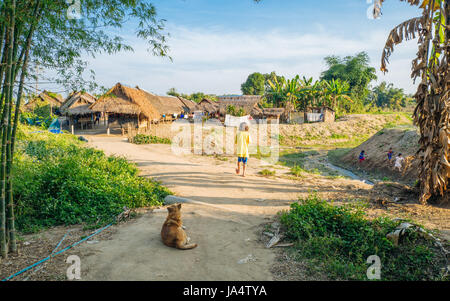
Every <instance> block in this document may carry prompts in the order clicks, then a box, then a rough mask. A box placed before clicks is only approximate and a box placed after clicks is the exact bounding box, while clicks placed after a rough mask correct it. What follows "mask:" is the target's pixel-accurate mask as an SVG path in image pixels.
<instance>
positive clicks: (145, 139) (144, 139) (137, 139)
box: [131, 134, 172, 144]
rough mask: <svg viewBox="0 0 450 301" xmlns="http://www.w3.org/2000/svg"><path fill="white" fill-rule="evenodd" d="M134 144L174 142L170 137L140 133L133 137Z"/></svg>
mask: <svg viewBox="0 0 450 301" xmlns="http://www.w3.org/2000/svg"><path fill="white" fill-rule="evenodd" d="M131 143H134V144H172V141H171V140H170V139H168V138H160V137H157V136H151V135H143V134H138V135H136V136H134V137H133V138H132V139H131Z"/></svg>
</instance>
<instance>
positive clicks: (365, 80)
mask: <svg viewBox="0 0 450 301" xmlns="http://www.w3.org/2000/svg"><path fill="white" fill-rule="evenodd" d="M325 63H326V64H327V66H328V69H327V70H326V71H324V72H323V73H322V76H321V80H327V81H331V80H333V79H335V80H336V79H339V80H341V81H346V82H348V83H349V84H350V91H351V92H352V94H353V97H354V98H356V99H357V100H359V101H363V100H364V99H365V97H366V96H367V95H368V94H369V84H370V82H371V81H373V80H376V79H377V76H376V70H375V68H373V67H371V66H370V65H369V63H370V59H369V55H368V54H367V53H366V52H361V53H358V54H357V55H355V56H346V57H344V58H341V57H338V56H329V57H326V58H325Z"/></svg>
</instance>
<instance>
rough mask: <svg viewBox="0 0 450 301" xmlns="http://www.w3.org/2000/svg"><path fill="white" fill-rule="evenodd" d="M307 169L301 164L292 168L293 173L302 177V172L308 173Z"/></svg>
mask: <svg viewBox="0 0 450 301" xmlns="http://www.w3.org/2000/svg"><path fill="white" fill-rule="evenodd" d="M306 172H307V171H306V170H304V169H303V168H302V167H301V166H298V165H296V166H294V167H292V168H291V174H292V175H294V176H296V177H301V176H302V174H304V173H306Z"/></svg>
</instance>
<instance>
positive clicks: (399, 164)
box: [394, 154, 405, 172]
mask: <svg viewBox="0 0 450 301" xmlns="http://www.w3.org/2000/svg"><path fill="white" fill-rule="evenodd" d="M403 161H405V158H403V156H402V154H398V156H397V157H396V158H395V167H394V168H395V169H398V171H400V172H401V171H402V167H403Z"/></svg>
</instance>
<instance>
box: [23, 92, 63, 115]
mask: <svg viewBox="0 0 450 301" xmlns="http://www.w3.org/2000/svg"><path fill="white" fill-rule="evenodd" d="M63 102H64V99H63V98H62V96H61V95H59V94H56V93H52V92H49V91H44V92H42V93H41V94H39V95H38V96H36V97H34V98H33V99H31V100H30V101H29V102H28V103H27V104H25V105H24V109H25V111H28V112H31V111H33V110H34V108H35V107H36V106H38V105H50V106H51V107H52V108H53V109H54V110H55V109H59V108H60V107H61V106H62V104H63Z"/></svg>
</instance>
